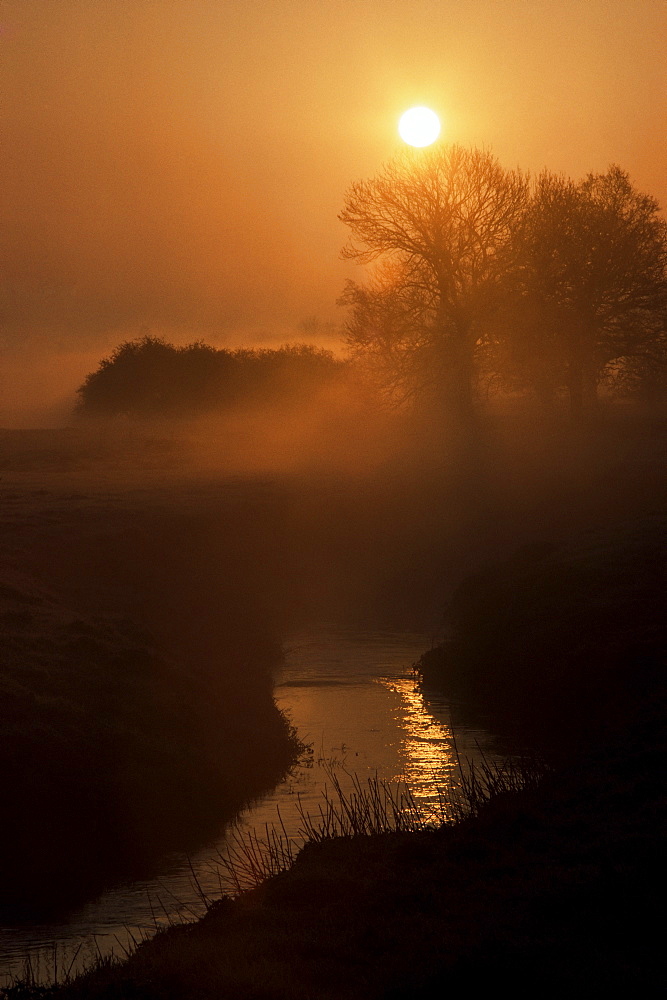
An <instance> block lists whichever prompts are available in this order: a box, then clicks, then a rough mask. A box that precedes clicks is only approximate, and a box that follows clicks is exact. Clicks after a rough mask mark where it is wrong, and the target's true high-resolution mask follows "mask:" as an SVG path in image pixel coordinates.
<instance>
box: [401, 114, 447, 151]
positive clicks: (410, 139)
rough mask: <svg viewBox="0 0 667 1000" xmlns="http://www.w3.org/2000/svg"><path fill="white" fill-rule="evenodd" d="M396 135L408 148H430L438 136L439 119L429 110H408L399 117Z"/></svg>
mask: <svg viewBox="0 0 667 1000" xmlns="http://www.w3.org/2000/svg"><path fill="white" fill-rule="evenodd" d="M398 134H399V135H400V137H401V139H402V140H403V142H407V144H408V145H409V146H430V145H431V143H432V142H435V140H436V139H437V138H438V136H439V135H440V119H439V118H438V116H437V115H436V113H435V111H431V109H430V108H422V107H419V108H410V109H409V110H408V111H406V112H405V113H404V114H402V115H401V119H400V121H399V123H398Z"/></svg>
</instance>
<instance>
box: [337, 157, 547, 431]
mask: <svg viewBox="0 0 667 1000" xmlns="http://www.w3.org/2000/svg"><path fill="white" fill-rule="evenodd" d="M527 197H528V180H527V178H526V177H525V176H524V175H523V174H522V173H521V172H520V171H508V170H504V169H503V168H502V167H501V166H500V164H499V163H498V161H497V160H496V158H495V157H494V156H492V155H491V153H489V152H487V151H485V150H478V149H465V148H463V147H461V146H443V147H439V148H437V149H434V150H432V151H427V152H420V153H406V154H404V155H403V156H401V157H399V158H398V159H397V160H395V161H393V162H392V163H390V164H389V165H388V166H386V167H385V168H384V170H383V171H382V172H381V173H380V174H379V175H378V176H377V177H376V178H374V179H373V180H370V181H361V182H359V183H357V184H353V185H352V187H351V188H350V190H349V191H348V193H347V196H346V200H345V206H344V208H343V211H342V212H341V214H340V219H341V220H342V221H343V222H344V223H346V225H348V226H349V227H350V230H351V241H350V243H349V244H348V245H347V246H346V248H345V249H344V251H343V255H344V256H345V257H348V258H352V259H355V260H357V261H359V262H360V263H370V262H373V261H377V260H379V259H381V260H382V261H383V262H384V268H383V269H380V270H376V272H375V275H374V277H373V278H372V279H371V281H370V282H369V284H367V285H365V286H360V285H357V284H355V283H353V282H350V283H349V285H348V288H347V291H346V293H345V296H344V301H345V302H347V303H348V304H350V305H352V307H353V310H352V319H351V321H350V323H349V325H348V328H347V334H348V343H349V345H350V346H351V348H352V351H353V353H354V354H356V355H357V356H368V354H369V353H375V354H376V355H378V356H384V359H385V361H388V362H389V364H390V367H391V366H392V365H393V366H394V370H395V372H396V373H397V375H398V378H397V381H396V382H395V384H394V389H396V390H399V389H400V387H401V383H402V388H403V391H405V392H407V393H410V392H412V391H414V390H415V387H417V388H418V389H423V388H424V387H425V386H427V385H428V386H430V387H435V388H437V389H438V390H442V388H443V386H446V392H447V396H448V399H449V401H450V403H451V405H452V407H453V411H454V412H455V413H456V415H458V416H459V417H464V418H467V417H468V416H469V413H470V408H471V402H472V389H473V379H474V356H475V347H476V344H477V343H478V341H479V339H480V338H481V337H482V336H483V335H484V329H485V325H486V323H487V321H488V318H489V315H490V313H491V312H492V311H493V308H494V304H495V302H496V300H497V295H498V288H499V282H500V279H501V276H502V275H503V273H504V272H505V271H506V270H507V269H508V268H509V267H510V265H511V260H512V257H513V255H514V253H515V242H514V233H515V230H516V228H517V226H519V225H520V223H521V220H522V218H523V214H524V211H525V205H526V201H527ZM396 362H398V364H397V365H396ZM406 376H407V377H406Z"/></svg>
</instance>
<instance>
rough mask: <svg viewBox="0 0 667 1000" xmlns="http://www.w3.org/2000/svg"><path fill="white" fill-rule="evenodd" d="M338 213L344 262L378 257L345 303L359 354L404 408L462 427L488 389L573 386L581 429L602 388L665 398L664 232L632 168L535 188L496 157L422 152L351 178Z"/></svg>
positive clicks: (450, 150)
mask: <svg viewBox="0 0 667 1000" xmlns="http://www.w3.org/2000/svg"><path fill="white" fill-rule="evenodd" d="M340 218H341V220H342V221H343V222H345V223H346V224H347V225H348V226H349V227H350V229H351V232H352V239H353V242H352V243H351V244H349V245H348V246H347V247H346V248H345V249H344V251H343V254H344V256H346V257H351V258H353V259H356V260H358V261H359V262H361V263H370V262H373V261H379V265H378V266H377V267H376V269H375V271H374V272H373V273H372V275H371V278H370V279H369V281H367V282H366V284H364V285H359V284H356V283H354V282H349V283H348V286H347V289H346V291H345V294H344V296H343V298H342V300H341V301H342V303H343V304H346V305H348V306H351V314H350V319H349V321H348V324H347V341H348V345H349V346H350V348H351V349H352V354H353V357H355V358H356V359H357V360H358V361H360V362H361V363H362V364H363V365H364V366H365V367H366V368H367V369H368V370H369V371H370V373H371V375H372V377H373V378H374V379H375V381H376V382H377V383H378V384H379V385H380V386H382V387H383V388H384V389H385V391H387V392H388V393H389V395H390V396H391V397H392V398H394V399H398V400H404V399H408V398H413V397H417V398H423V397H427V398H428V397H430V398H431V399H432V400H439V401H440V408H441V412H442V414H443V415H446V416H447V417H448V419H449V420H450V421H451V420H454V421H455V422H456V423H458V425H459V426H461V427H465V426H466V425H468V426H469V425H470V423H471V421H472V419H473V398H474V395H475V391H476V389H477V390H479V388H480V386H481V385H482V384H483V385H484V386H485V387H486V390H487V391H488V390H489V386H492V385H493V384H494V383H496V384H498V385H503V386H505V387H506V388H510V389H512V390H519V391H525V390H526V389H529V390H530V391H533V392H534V393H535V394H536V395H537V396H538V397H539V398H540V399H541V401H542V403H543V404H548V403H550V402H552V401H553V399H554V397H555V396H556V395H557V394H559V393H560V392H567V393H568V395H569V399H570V409H571V413H572V416H573V418H574V419H575V420H577V421H581V419H582V418H584V417H585V416H588V415H590V414H591V413H592V412H593V411H594V409H595V402H596V398H597V388H598V386H599V385H601V384H605V385H606V386H607V387H608V386H609V385H615V386H616V388H620V389H623V388H627V387H628V386H632V387H633V388H635V389H637V388H638V387H639V386H644V387H645V392H646V393H647V394H648V395H652V396H654V397H655V396H656V394H657V393H658V392H659V390H660V387H661V386H662V388H663V389H664V386H665V371H666V362H667V223H666V222H665V220H664V219H663V218H662V217H661V215H660V214H659V207H658V204H657V202H656V201H655V199H653V198H651V197H650V196H648V195H645V194H641V193H639V192H638V191H636V189H635V188H634V187H633V186H632V184H631V183H630V180H629V178H628V175H627V173H625V172H624V171H622V170H621V169H620V168H619V167H615V166H613V167H610V168H609V170H608V171H607V172H606V173H604V174H590V175H589V176H588V177H586V178H585V179H584V180H583V181H581V182H580V183H574V182H573V181H570V180H568V179H567V178H564V177H561V176H554V175H552V174H549V173H546V172H545V173H543V174H541V175H540V176H539V177H538V178H537V179H536V181H535V182H534V183H533V184H532V185H531V183H530V182H529V179H528V177H527V176H526V175H523V174H521V173H520V172H518V171H506V170H503V169H502V168H501V166H500V165H499V164H498V162H497V161H496V160H495V158H494V157H493V156H492V155H491V154H490V153H487V152H482V151H480V150H475V149H463V148H461V147H457V146H452V147H442V148H440V149H436V150H435V151H433V152H427V153H424V152H421V151H420V153H419V154H417V155H415V154H406V155H404V156H402V157H401V158H399V159H397V160H395V161H394V162H392V163H390V164H389V165H387V166H386V167H385V168H384V170H383V171H382V172H381V173H380V174H379V175H378V176H377V177H376V178H374V179H372V180H370V181H363V182H359V183H357V184H354V185H353V186H352V188H351V189H350V191H349V192H348V195H347V199H346V204H345V207H344V209H343V211H342V213H341V215H340Z"/></svg>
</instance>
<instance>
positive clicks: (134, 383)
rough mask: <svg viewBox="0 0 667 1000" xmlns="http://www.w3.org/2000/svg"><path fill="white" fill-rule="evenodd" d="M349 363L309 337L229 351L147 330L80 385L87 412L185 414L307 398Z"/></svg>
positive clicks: (81, 403)
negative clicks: (298, 341)
mask: <svg viewBox="0 0 667 1000" xmlns="http://www.w3.org/2000/svg"><path fill="white" fill-rule="evenodd" d="M343 369H344V363H343V362H341V361H340V360H337V359H336V358H335V357H334V356H333V354H332V353H331V352H330V351H325V350H322V349H321V348H317V347H312V346H310V345H308V344H292V345H289V344H288V345H285V346H283V347H280V348H278V349H275V350H270V349H262V350H250V349H239V350H235V351H229V350H225V349H220V350H216V349H215V348H213V347H211V346H209V345H208V344H204V343H202V342H199V341H198V342H195V343H193V344H188V345H187V346H185V347H175V346H174V345H173V344H169V343H167V342H166V341H165V340H163V339H161V338H159V337H151V336H148V335H147V336H144V337H141V338H139V339H138V340H130V341H126V342H125V343H123V344H120V345H119V346H118V347H117V348H116V349H115V350H114V351H113V352H112V354H111V356H110V357H109V358H104V359H103V360H102V361H101V362H100V364H99V367H98V368H97V370H96V371H94V372H92V373H91V374H90V375H88V376H87V377H86V380H85V381H84V383H83V385H82V386H81V387H80V388H79V390H78V392H79V404H78V407H77V410H78V413H79V414H80V415H82V416H100V417H107V416H114V415H119V414H124V415H127V416H132V417H156V416H159V417H182V416H191V415H196V414H201V413H206V412H211V411H215V410H217V411H220V410H224V409H225V408H228V407H230V406H238V405H248V406H258V405H259V406H262V405H271V406H275V405H277V404H279V403H289V402H294V401H296V400H303V399H305V398H306V397H308V396H309V395H312V394H313V393H315V392H316V391H318V390H319V389H320V388H322V387H323V386H324V385H327V384H330V383H331V382H332V380H334V379H336V378H338V377H339V376H340V375H341V373H342V371H343Z"/></svg>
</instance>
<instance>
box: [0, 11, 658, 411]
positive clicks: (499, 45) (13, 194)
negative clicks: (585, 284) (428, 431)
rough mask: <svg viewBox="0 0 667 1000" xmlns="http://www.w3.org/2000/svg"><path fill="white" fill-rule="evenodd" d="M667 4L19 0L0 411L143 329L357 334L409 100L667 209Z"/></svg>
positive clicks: (4, 74) (58, 406)
mask: <svg viewBox="0 0 667 1000" xmlns="http://www.w3.org/2000/svg"><path fill="white" fill-rule="evenodd" d="M666 35H667V12H666V10H665V5H664V3H663V2H662V0H642V2H641V3H636V2H631V0H614V2H608V0H590V2H587V3H583V2H579V0H564V2H561V3H557V4H556V3H552V2H548V0H536V2H532V3H530V4H527V3H523V2H519V0H511V2H505V3H502V4H496V3H471V2H464V0H452V2H451V3H447V4H443V3H441V2H436V0H416V2H414V3H411V4H409V5H403V4H399V3H396V2H392V0H371V2H368V3H364V4H358V3H354V2H352V0H340V2H337V3H326V4H322V3H317V2H313V0H295V2H292V3H290V4H287V5H285V4H283V3H280V2H277V0H264V2H258V0H248V2H240V0H229V2H225V3H220V2H218V0H197V2H196V3H193V2H189V0H165V2H161V3H152V2H147V0H135V2H133V3H120V4H119V3H118V2H117V0H96V2H95V3H89V2H83V0H52V2H49V3H45V2H43V0H5V2H4V3H3V5H2V11H1V13H0V86H1V87H2V92H3V94H4V95H5V99H4V101H3V111H2V114H3V124H2V128H3V146H4V151H5V152H4V156H3V158H2V162H1V163H0V186H1V189H2V191H3V194H4V201H5V204H6V207H5V211H4V222H3V228H2V235H1V237H0V238H1V239H2V243H3V247H2V252H3V257H4V258H5V261H6V263H5V265H4V266H5V283H4V289H3V292H2V304H1V317H2V334H1V337H2V341H1V344H2V353H3V365H2V372H1V373H0V380H1V381H0V390H1V392H2V403H1V404H0V424H1V425H5V426H11V425H23V426H28V425H31V424H32V425H34V424H44V423H50V424H54V423H55V424H57V423H62V422H64V421H65V420H66V416H67V412H68V407H69V406H70V405H71V400H72V393H73V391H74V389H75V388H76V386H77V385H79V384H80V382H81V381H82V379H83V377H84V376H85V374H86V373H88V372H89V371H91V370H92V368H93V367H94V365H95V364H96V363H97V361H98V360H99V358H100V357H101V356H103V355H104V354H106V353H108V352H109V350H110V349H111V348H113V347H114V346H115V345H116V344H118V343H119V342H121V341H122V340H124V339H127V338H128V337H135V336H137V335H138V334H139V333H140V331H141V330H142V328H144V327H148V328H149V329H150V331H151V332H152V333H155V334H158V335H166V336H167V337H168V338H170V339H172V340H173V341H174V342H176V343H186V342H189V341H191V340H193V339H196V338H200V337H202V338H204V339H206V340H207V341H208V342H210V343H213V344H214V345H216V346H223V345H238V344H251V345H256V344H259V343H273V344H275V343H280V342H284V341H285V340H295V339H304V338H303V337H302V336H300V334H299V327H300V324H301V323H302V322H303V321H304V319H306V318H307V317H309V316H316V317H318V318H319V321H320V323H321V324H322V325H321V326H320V328H319V332H317V331H316V335H315V336H309V337H308V339H309V340H315V341H317V342H319V343H321V344H323V345H324V346H333V345H334V344H338V338H337V335H336V331H335V329H332V328H331V327H330V326H327V324H331V323H333V324H339V323H340V322H341V311H340V310H339V309H337V307H336V305H335V302H336V298H337V297H338V296H339V295H340V293H341V290H342V287H343V284H344V279H345V277H346V276H350V275H355V274H357V275H358V271H357V270H356V269H355V268H354V266H353V265H352V264H350V263H346V262H343V261H341V260H339V257H338V255H339V250H340V247H341V245H342V244H343V243H344V241H345V236H346V234H345V230H344V227H343V226H342V224H341V223H340V222H338V221H337V218H336V217H337V213H338V212H339V211H340V210H341V207H342V201H343V195H344V192H345V190H346V188H347V187H348V185H349V184H350V182H351V181H352V180H354V179H357V178H360V177H364V176H369V175H373V174H374V173H376V171H377V170H378V168H379V166H380V164H381V163H383V162H384V161H386V160H387V159H388V158H390V157H391V156H392V155H393V154H394V153H395V152H396V151H397V149H398V148H399V145H400V140H399V138H398V136H397V133H396V124H397V121H398V117H399V115H400V113H401V112H402V111H403V110H404V109H405V108H406V107H408V106H410V105H411V104H427V105H430V106H431V107H433V108H434V109H435V110H437V111H438V113H439V114H440V115H441V117H442V120H443V137H444V139H445V140H446V141H447V142H457V143H461V144H463V145H468V144H471V145H477V146H484V147H490V148H491V149H492V150H493V151H494V153H495V154H496V155H497V156H498V157H499V159H500V161H501V163H502V164H503V165H504V166H506V167H513V166H515V165H516V164H517V163H519V164H520V165H521V166H522V167H523V168H525V169H529V170H531V171H539V170H540V169H542V168H543V167H545V166H546V167H548V168H549V169H550V170H552V171H554V172H561V171H562V172H564V173H566V174H568V175H571V176H572V177H574V178H575V179H576V178H579V177H581V176H583V175H584V174H585V173H586V172H588V171H593V172H601V171H604V170H606V168H607V167H608V165H609V164H610V163H612V162H616V163H619V164H621V165H622V166H623V168H624V169H626V170H627V171H628V172H629V174H630V176H631V178H632V181H633V183H634V184H635V185H636V186H637V188H638V189H639V190H641V191H647V192H649V193H651V194H653V195H654V196H656V197H657V198H658V199H659V201H660V202H661V203H662V205H663V206H664V204H665V202H666V201H667V181H666V180H665V178H666V177H667V169H666V168H667V159H666V152H665V150H666V148H667V147H666V145H665V136H666V134H667V118H666V115H667V111H666V106H665V101H664V95H665V92H667V69H666V65H665V60H664V45H665V40H666Z"/></svg>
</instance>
